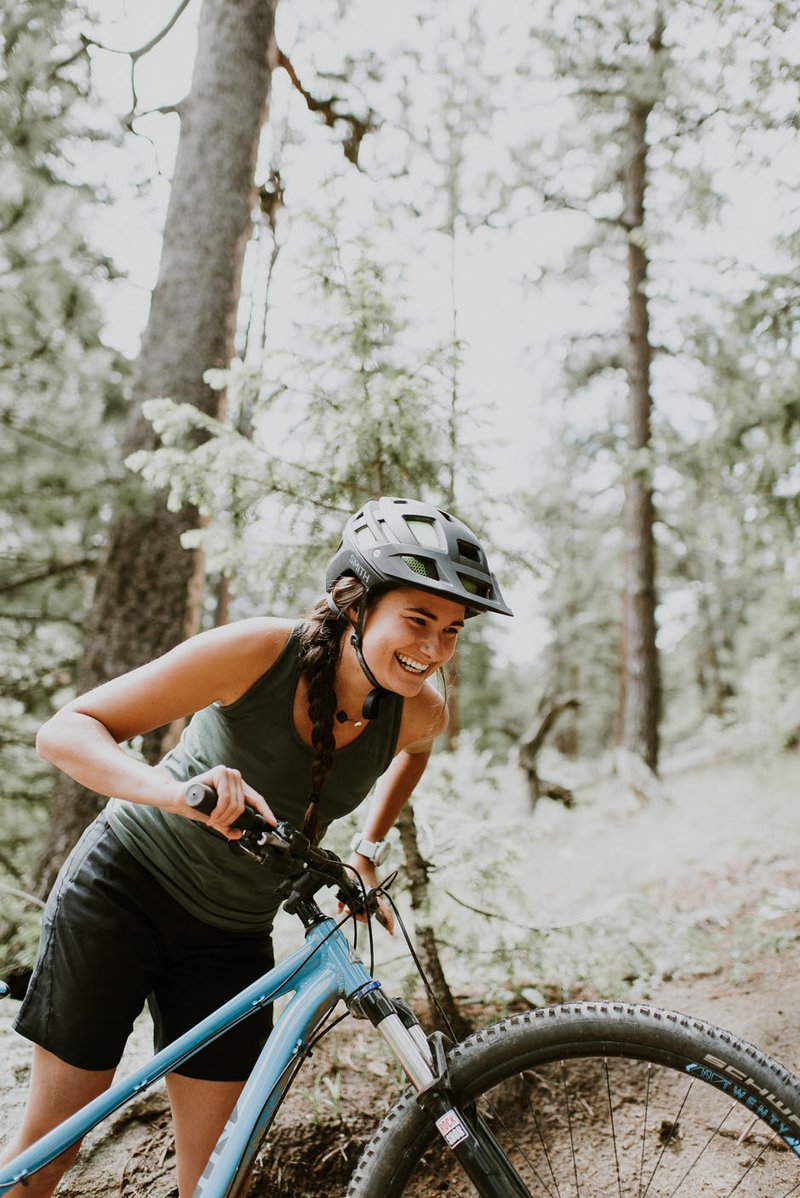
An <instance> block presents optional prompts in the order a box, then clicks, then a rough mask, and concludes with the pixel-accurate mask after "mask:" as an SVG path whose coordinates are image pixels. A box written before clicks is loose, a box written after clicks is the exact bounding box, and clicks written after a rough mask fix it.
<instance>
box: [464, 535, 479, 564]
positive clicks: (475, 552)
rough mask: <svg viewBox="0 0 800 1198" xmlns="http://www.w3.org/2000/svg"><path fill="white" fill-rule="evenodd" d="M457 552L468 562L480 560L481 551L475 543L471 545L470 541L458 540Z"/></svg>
mask: <svg viewBox="0 0 800 1198" xmlns="http://www.w3.org/2000/svg"><path fill="white" fill-rule="evenodd" d="M458 552H459V553H460V554H461V556H462V557H465V558H466V559H467V561H470V562H480V560H481V552H480V549H479V548H478V546H477V545H473V544H472V542H471V541H462V540H459V541H458Z"/></svg>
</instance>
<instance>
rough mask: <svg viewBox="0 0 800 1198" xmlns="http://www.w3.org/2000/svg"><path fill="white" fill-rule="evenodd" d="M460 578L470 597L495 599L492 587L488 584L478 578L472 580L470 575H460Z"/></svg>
mask: <svg viewBox="0 0 800 1198" xmlns="http://www.w3.org/2000/svg"><path fill="white" fill-rule="evenodd" d="M458 577H459V581H460V582H461V585H462V586H463V588H464V590H465V591H466V592H467V594H468V595H477V596H479V597H480V598H481V599H492V598H494V596H493V594H492V587H491V586H490V585H489V584H488V583H486V582H481V581H480V580H479V579H477V578H471V577H470V576H469V575H468V574H459V575H458Z"/></svg>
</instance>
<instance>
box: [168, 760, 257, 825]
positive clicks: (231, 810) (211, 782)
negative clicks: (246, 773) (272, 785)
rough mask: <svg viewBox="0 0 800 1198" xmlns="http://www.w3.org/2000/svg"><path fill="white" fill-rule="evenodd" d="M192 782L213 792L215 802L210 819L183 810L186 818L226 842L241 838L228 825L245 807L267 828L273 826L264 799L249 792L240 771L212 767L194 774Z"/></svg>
mask: <svg viewBox="0 0 800 1198" xmlns="http://www.w3.org/2000/svg"><path fill="white" fill-rule="evenodd" d="M192 781H194V782H205V783H206V785H208V786H211V787H212V788H213V790H215V791H216V794H217V802H216V806H215V807H214V810H213V811H212V812H211V814H210V815H203V814H202V813H201V812H198V811H194V810H192V809H190V808H187V811H186V814H187V815H190V816H191V818H192V819H199V820H202V821H204V822H205V823H207V824H208V825H209V826H210V827H212V828H213V829H214V830H215V831H216V832H220V833H221V834H222V835H223V836H226V837H227V838H228V839H229V840H238V839H239V837H240V836H241V834H242V833H241V830H240V829H239V828H234V827H233V826H232V825H233V824H234V823H235V822H236V820H237V819H238V818H239V817H240V816H241V814H242V812H243V811H244V809H245V807H252V808H253V809H254V810H255V811H257V812H258V813H259V815H262V816H263V817H264V819H266V820H268V821H269V823H271V824H274V823H275V822H276V820H275V816H274V815H273V813H272V811H271V809H270V807H269V805H268V804H267V802H266V801H265V800H264V798H263V797H262V796H261V795H260V794H259V793H258V791H257V790H253V788H252V786H249V785H248V784H247V783H246V782H245V780H244V779H243V778H242V775H241V773H240V771H239V770H237V769H234V768H233V767H232V766H227V765H217V766H214V768H213V769H211V770H206V772H205V773H204V774H198V776H197V777H196V778H193V779H192Z"/></svg>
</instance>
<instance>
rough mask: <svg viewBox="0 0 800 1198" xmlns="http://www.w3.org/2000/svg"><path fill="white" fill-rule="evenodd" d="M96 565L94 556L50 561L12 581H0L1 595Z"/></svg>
mask: <svg viewBox="0 0 800 1198" xmlns="http://www.w3.org/2000/svg"><path fill="white" fill-rule="evenodd" d="M96 565H97V559H96V558H94V557H81V558H77V559H76V560H75V561H72V562H49V563H48V564H47V566H44V567H42V569H40V570H33V571H32V572H31V573H30V574H26V575H23V577H22V578H13V579H12V580H11V581H10V582H0V595H7V594H8V593H9V592H10V591H19V590H22V589H23V587H27V586H33V584H34V583H36V582H44V581H45V580H46V579H48V578H57V577H58V575H59V574H69V573H70V571H72V570H85V569H88V568H89V567H90V566H96Z"/></svg>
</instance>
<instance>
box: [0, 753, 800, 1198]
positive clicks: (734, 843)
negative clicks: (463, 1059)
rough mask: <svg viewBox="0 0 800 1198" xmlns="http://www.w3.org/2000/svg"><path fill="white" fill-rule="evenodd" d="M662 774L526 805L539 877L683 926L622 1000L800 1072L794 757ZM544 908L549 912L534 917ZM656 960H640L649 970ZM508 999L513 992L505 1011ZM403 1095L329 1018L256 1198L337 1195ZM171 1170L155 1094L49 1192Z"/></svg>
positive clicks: (122, 1182)
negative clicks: (648, 782)
mask: <svg viewBox="0 0 800 1198" xmlns="http://www.w3.org/2000/svg"><path fill="white" fill-rule="evenodd" d="M666 781H667V787H668V790H669V792H670V796H671V801H670V802H669V803H666V804H659V805H658V806H657V807H654V808H652V809H648V810H647V811H641V810H639V809H638V808H637V806H636V805H635V803H632V801H631V799H630V798H629V797H628V796H626V795H623V794H621V793H620V790H619V786H618V784H616V783H614V782H609V781H606V782H604V783H602V784H600V785H597V786H595V787H592V788H586V789H585V790H583V791H581V792H579V793H578V805H577V807H576V808H575V809H574V810H573V811H570V812H566V811H564V810H563V809H558V810H556V809H555V807H553V808H550V807H549V806H546V807H543V808H542V809H541V810H537V812H536V815H535V816H534V822H535V823H536V826H537V834H536V837H535V838H534V839H533V841H532V845H531V859H532V861H533V864H534V865H535V867H536V875H537V884H538V885H541V886H542V888H543V892H544V891H547V892H548V893H550V894H552V892H553V888H555V889H556V891H558V889H559V887H560V893H561V895H562V900H563V901H562V902H561V903H560V904H559V906H558V912H559V913H560V916H561V917H562V918H563V913H564V910H565V909H566V908H570V909H571V910H573V911H574V910H579V909H580V908H581V905H582V903H585V902H587V901H588V896H592V901H598V900H599V901H604V900H605V899H607V898H608V897H609V896H613V895H614V893H615V892H619V891H621V890H623V889H624V890H625V891H626V892H629V893H630V892H633V893H634V894H636V895H638V896H640V897H642V898H644V899H646V901H647V903H648V910H656V911H658V912H659V913H660V918H661V919H662V920H663V921H664V928H665V929H666V930H668V929H669V927H670V926H673V925H674V926H675V927H686V926H689V925H690V926H691V930H692V933H693V934H696V937H699V940H698V941H697V942H698V943H699V945H700V950H701V951H700V953H699V956H698V953H697V952H694V953H693V954H691V955H690V956H689V955H687V957H686V959H685V965H682V961H681V959H677V960H676V959H674V954H673V957H670V958H669V960H668V961H666V964H665V965H664V966H663V968H661V969H658V968H652V967H651V968H650V970H649V975H648V976H645V975H643V976H641V977H639V978H631V979H630V997H631V998H633V999H635V1000H637V1001H648V1002H652V1003H655V1004H657V1005H659V1006H666V1007H671V1008H675V1009H677V1010H681V1011H685V1012H687V1013H691V1014H692V1015H695V1016H699V1017H701V1018H704V1019H706V1020H708V1021H709V1022H712V1023H717V1024H720V1025H722V1026H724V1027H727V1028H729V1029H731V1030H733V1031H734V1032H735V1033H736V1034H737V1035H738V1036H739V1037H741V1038H743V1039H746V1040H749V1041H751V1042H753V1043H755V1044H757V1045H758V1046H759V1047H760V1048H762V1049H763V1050H764V1051H766V1052H767V1053H769V1054H771V1055H772V1056H774V1057H776V1058H777V1059H778V1060H780V1061H781V1062H782V1063H783V1064H784V1065H786V1066H787V1067H788V1068H790V1069H792V1070H794V1071H796V1072H798V1073H800V1032H798V1018H797V1012H798V1011H800V858H798V853H800V819H799V818H798V813H797V794H798V782H800V758H797V757H795V756H789V757H783V758H781V759H779V760H773V761H769V762H764V761H759V760H757V759H755V758H754V759H752V760H747V761H743V760H742V759H741V758H739V759H738V760H723V761H717V762H714V763H709V764H707V765H705V766H702V767H693V768H689V769H686V768H684V769H681V770H677V769H676V770H675V771H674V772H673V773H672V775H671V776H668V777H667V780H666ZM620 910H621V912H623V911H624V909H623V908H620ZM555 915H556V911H555V909H554V910H553V911H550V912H549V913H548V912H547V911H546V910H545V911H544V918H545V920H547V919H551V920H552V919H554V917H555ZM621 918H624V914H621ZM659 951H661V950H660V949H659V948H658V946H656V948H655V949H653V951H652V952H650V953H648V954H646V955H647V958H648V960H649V961H650V962H651V966H652V961H653V959H654V957H655V956H657V955H658V952H659ZM520 975H521V976H523V977H525V979H526V983H527V984H526V987H525V988H524V989H525V992H526V993H530V991H531V988H532V987H533V988H535V989H538V990H540V991H541V992H542V993H543V994H545V995H547V996H548V997H549V996H550V994H551V993H552V984H553V979H552V978H548V977H544V976H540V977H537V976H530V974H528V976H526V969H525V963H524V962H520ZM467 990H468V993H467ZM477 990H478V987H476V986H474V985H473V986H469V987H468V988H467V987H464V988H463V991H464V992H463V993H462V998H464V1000H465V1006H467V1009H468V1012H469V1015H470V1016H471V1017H472V1018H473V1020H474V1021H475V1022H476V1023H477V1024H484V1023H488V1022H491V1021H492V1019H493V1017H494V1016H495V1014H496V1012H495V1011H494V1010H493V1008H492V1007H491V1006H490V1005H487V1004H484V1003H481V1002H480V1001H476V1000H477V999H479V997H480V996H479V994H478V993H476V991H477ZM569 996H571V997H575V998H594V997H599V996H601V995H599V994H598V993H597V992H596V991H593V989H592V985H591V981H588V980H587V979H586V978H582V979H580V980H578V981H577V982H576V983H575V985H574V987H573V989H572V993H571V995H565V994H563V993H562V994H560V995H559V996H558V997H559V998H561V997H569ZM616 997H625V995H624V994H618V995H617V996H616ZM518 1003H519V999H518V997H515V998H511V999H510V1006H511V1007H512V1008H513V1007H514V1006H515V1005H518ZM13 1007H14V1004H13V1003H11V1002H10V1001H7V1002H6V1003H5V1004H4V1006H3V1007H2V1008H0V1058H2V1061H3V1069H2V1071H0V1102H1V1104H2V1105H1V1106H0V1140H2V1139H4V1138H5V1137H6V1135H7V1134H8V1133H9V1131H10V1130H11V1128H12V1127H13V1125H14V1123H15V1122H16V1119H17V1118H18V1116H19V1112H20V1109H21V1104H22V1101H23V1098H24V1086H25V1082H26V1077H27V1046H26V1045H25V1044H24V1042H22V1041H21V1040H20V1039H19V1037H17V1036H16V1035H14V1033H13V1032H11V1030H10V1021H11V1017H12V1016H13ZM147 1039H148V1028H147V1026H146V1024H145V1023H144V1021H143V1022H142V1024H141V1026H139V1027H137V1032H136V1036H135V1038H134V1042H133V1044H132V1046H131V1049H130V1052H129V1063H130V1064H133V1063H134V1062H136V1061H137V1060H138V1059H140V1058H141V1057H142V1056H143V1055H146V1052H147ZM401 1088H402V1085H401V1079H400V1078H399V1077H398V1074H397V1069H396V1068H395V1066H394V1064H393V1063H392V1062H391V1061H389V1060H388V1058H387V1057H386V1055H385V1054H384V1053H383V1052H382V1051H377V1052H376V1049H375V1045H374V1040H373V1037H372V1035H371V1034H370V1032H369V1030H368V1029H365V1028H364V1027H363V1026H362V1025H360V1024H356V1023H353V1022H352V1021H347V1022H345V1023H344V1024H343V1025H340V1027H339V1028H337V1029H336V1031H335V1032H334V1033H332V1035H331V1036H330V1037H328V1038H327V1039H326V1040H325V1041H324V1042H323V1044H322V1045H321V1046H320V1048H319V1050H318V1051H317V1052H316V1053H315V1057H314V1059H313V1061H312V1062H311V1063H310V1064H309V1065H308V1066H307V1067H306V1069H305V1071H304V1072H303V1073H302V1074H301V1076H300V1078H299V1080H298V1081H297V1083H296V1084H295V1087H294V1088H293V1090H292V1092H291V1094H290V1096H289V1099H288V1101H287V1103H286V1104H285V1106H284V1109H283V1111H282V1113H281V1115H280V1117H279V1124H280V1125H279V1131H278V1134H276V1136H275V1137H274V1140H273V1142H272V1143H271V1145H270V1148H269V1154H268V1156H267V1157H266V1158H265V1159H264V1161H263V1162H262V1163H261V1164H260V1166H259V1169H258V1171H257V1174H256V1177H255V1180H254V1185H253V1190H252V1192H253V1194H254V1196H255V1198H266V1196H267V1195H269V1196H270V1198H284V1196H287V1198H288V1195H292V1196H293V1198H323V1196H324V1198H334V1196H335V1195H341V1194H343V1193H344V1190H345V1187H346V1180H347V1177H348V1176H349V1173H350V1171H351V1169H352V1167H353V1165H354V1163H355V1161H356V1159H357V1158H358V1155H359V1154H360V1151H361V1148H362V1146H363V1144H364V1143H365V1142H366V1140H367V1138H368V1137H369V1135H370V1133H371V1131H372V1129H373V1128H374V1126H375V1124H376V1122H377V1119H378V1117H379V1115H380V1114H381V1113H382V1112H383V1111H384V1110H385V1109H386V1108H387V1106H388V1103H389V1101H390V1100H392V1099H393V1098H394V1097H395V1096H396V1095H397V1094H398V1093H399V1091H400V1089H401ZM173 1164H174V1161H173V1152H172V1142H171V1138H170V1131H169V1123H168V1118H167V1115H166V1107H165V1099H164V1095H163V1091H161V1090H158V1089H156V1090H155V1091H154V1092H151V1093H149V1094H147V1095H143V1096H142V1097H141V1098H140V1099H138V1100H137V1102H136V1104H134V1106H133V1107H132V1108H130V1109H128V1110H126V1111H125V1112H122V1113H119V1114H118V1115H117V1116H116V1117H115V1120H114V1121H113V1122H112V1124H111V1126H110V1128H107V1129H105V1130H104V1131H103V1132H102V1133H100V1132H99V1130H98V1131H96V1132H95V1133H93V1135H92V1136H91V1137H89V1138H88V1140H87V1144H86V1146H85V1148H84V1152H83V1154H82V1159H81V1162H80V1163H79V1165H78V1166H77V1167H76V1168H75V1170H73V1172H72V1173H71V1174H70V1175H69V1176H68V1177H67V1178H66V1179H65V1180H64V1182H63V1183H62V1188H61V1190H60V1191H59V1193H60V1194H62V1195H69V1196H70V1198H83V1196H84V1195H94V1194H97V1195H100V1194H110V1193H114V1194H119V1195H121V1196H122V1198H145V1195H146V1196H147V1198H173V1196H175V1195H177V1188H176V1186H175V1182H174V1172H173ZM429 1192H430V1194H431V1195H432V1194H434V1193H438V1192H439V1190H438V1189H437V1188H436V1187H435V1186H434V1187H433V1188H431V1189H430V1191H429ZM766 1192H768V1191H766Z"/></svg>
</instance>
